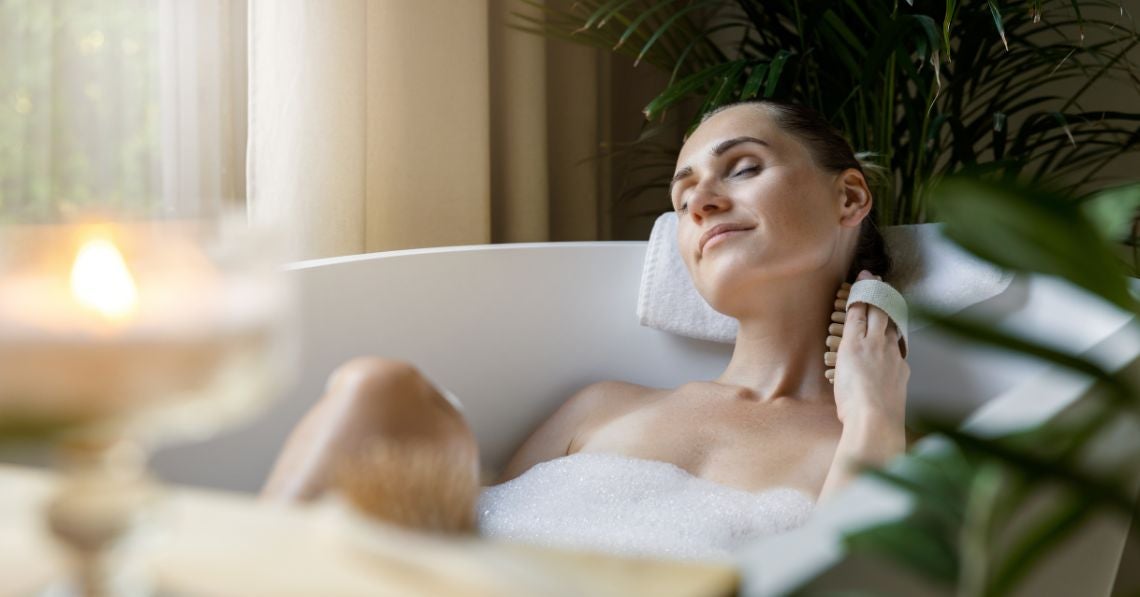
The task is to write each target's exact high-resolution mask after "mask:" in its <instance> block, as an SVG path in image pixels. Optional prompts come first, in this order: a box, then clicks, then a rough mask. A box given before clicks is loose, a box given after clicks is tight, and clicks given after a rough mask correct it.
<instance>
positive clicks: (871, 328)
mask: <svg viewBox="0 0 1140 597" xmlns="http://www.w3.org/2000/svg"><path fill="white" fill-rule="evenodd" d="M890 321H891V318H890V316H888V315H887V312H886V311H884V310H882V309H880V308H878V307H876V306H875V305H867V334H868V335H878V336H882V335H883V334H885V333H886V332H887V323H889V322H890Z"/></svg>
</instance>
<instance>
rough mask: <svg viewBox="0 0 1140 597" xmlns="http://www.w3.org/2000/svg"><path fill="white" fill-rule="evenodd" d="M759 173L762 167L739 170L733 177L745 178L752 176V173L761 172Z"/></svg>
mask: <svg viewBox="0 0 1140 597" xmlns="http://www.w3.org/2000/svg"><path fill="white" fill-rule="evenodd" d="M759 171H760V166H749V167H747V168H741V169H740V170H737V171H736V172H734V173H733V174H732V175H733V176H743V175H745V174H750V173H753V172H759Z"/></svg>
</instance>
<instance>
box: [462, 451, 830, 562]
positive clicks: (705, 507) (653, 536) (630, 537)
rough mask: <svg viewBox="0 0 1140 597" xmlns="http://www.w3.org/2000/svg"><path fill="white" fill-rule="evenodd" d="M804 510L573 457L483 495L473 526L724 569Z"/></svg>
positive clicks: (646, 464) (671, 474)
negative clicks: (706, 563) (711, 562)
mask: <svg viewBox="0 0 1140 597" xmlns="http://www.w3.org/2000/svg"><path fill="white" fill-rule="evenodd" d="M814 505H815V503H814V501H813V500H812V498H811V497H810V496H809V495H807V494H806V493H804V492H802V491H799V490H797V489H791V488H776V489H770V490H766V491H762V492H756V493H752V492H748V491H743V490H740V489H736V488H732V487H726V486H724V485H720V484H718V483H714V482H712V481H708V480H705V479H700V478H698V477H695V476H693V475H692V474H690V473H689V472H688V471H685V470H684V469H682V468H680V467H678V466H675V465H673V464H669V463H667V462H658V461H655V460H642V459H637V458H629V457H626V456H618V455H614V454H596V453H581V452H579V453H577V454H571V455H569V456H563V457H561V458H556V459H554V460H550V461H547V462H543V463H540V464H537V465H535V466H534V467H533V468H531V469H530V470H528V471H527V472H525V473H523V474H522V475H520V476H519V477H516V478H514V479H512V480H510V481H507V482H506V483H503V484H500V485H494V486H491V487H486V488H484V490H483V493H482V494H481V496H480V498H479V503H478V519H479V522H478V524H479V531H480V533H481V534H482V535H483V536H485V537H490V538H497V539H508V540H516V541H520V542H526V543H531V544H536V545H542V546H546V547H560V548H571V549H589V550H594V551H603V552H609V553H616V554H621V555H629V556H649V557H659V558H671V559H682V560H720V561H726V560H730V559H731V556H732V554H733V552H734V551H735V550H736V549H738V548H740V547H743V546H745V545H747V544H748V543H749V542H751V541H753V540H755V539H757V538H759V537H763V536H767V535H772V534H776V533H780V532H783V531H787V530H790V529H793V528H795V527H798V526H800V525H802V524H803V523H804V522H806V520H807V518H808V516H809V515H810V514H811V511H812V508H813V507H814Z"/></svg>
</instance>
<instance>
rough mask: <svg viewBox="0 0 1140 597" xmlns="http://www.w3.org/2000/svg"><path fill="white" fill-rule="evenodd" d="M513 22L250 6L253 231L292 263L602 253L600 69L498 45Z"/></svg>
mask: <svg viewBox="0 0 1140 597" xmlns="http://www.w3.org/2000/svg"><path fill="white" fill-rule="evenodd" d="M526 8H527V7H526V6H525V5H523V4H522V3H520V2H517V0H464V1H463V2H455V1H454V0H418V1H416V2H407V1H405V0H371V1H370V0H251V2H250V14H249V32H250V89H249V102H250V103H249V154H248V170H247V182H248V192H249V200H248V208H249V212H250V215H251V217H252V219H253V220H254V221H255V222H258V223H262V224H265V223H268V224H272V225H276V226H284V227H288V228H289V229H290V231H291V233H290V238H291V239H292V240H291V243H292V247H291V254H292V256H293V257H295V258H315V257H328V256H335V255H345V254H353V253H362V252H371V251H383V250H391V249H402V248H412V247H427V246H442V245H459V244H479V243H487V242H523V241H545V240H585V239H593V238H599V237H602V236H605V234H606V231H605V227H606V225H607V222H606V219H605V218H604V217H603V216H602V215H601V214H603V213H605V212H606V211H607V210H606V209H605V204H606V202H607V197H608V194H609V185H608V182H607V183H605V184H603V183H602V182H601V181H602V180H603V178H601V177H600V176H599V174H604V172H601V169H602V167H603V165H602V164H601V163H600V162H599V161H597V160H589V161H585V162H583V160H586V159H587V158H590V157H592V156H594V155H596V153H597V152H598V146H599V143H600V142H601V141H602V140H603V136H604V135H603V133H602V131H605V130H606V128H605V124H606V119H607V118H608V115H607V113H606V110H607V108H606V104H607V102H605V101H602V99H601V98H603V97H605V93H606V89H605V86H604V85H602V84H600V83H599V81H603V80H605V77H604V76H603V75H604V72H605V68H606V65H605V62H604V61H605V60H607V59H608V58H606V57H605V56H603V55H601V54H599V53H597V52H595V51H592V50H587V49H583V48H579V47H573V46H569V45H566V44H557V43H552V42H546V41H545V40H543V39H542V38H539V37H536V36H532V35H529V34H525V33H522V32H519V31H515V30H511V29H508V28H507V27H506V26H505V21H506V19H507V14H508V13H509V12H511V11H519V10H524V9H526ZM606 180H607V181H608V179H606Z"/></svg>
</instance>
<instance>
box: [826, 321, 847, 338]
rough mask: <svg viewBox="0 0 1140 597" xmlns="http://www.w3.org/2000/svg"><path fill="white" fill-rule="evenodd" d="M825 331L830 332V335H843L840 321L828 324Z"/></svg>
mask: <svg viewBox="0 0 1140 597" xmlns="http://www.w3.org/2000/svg"><path fill="white" fill-rule="evenodd" d="M827 333H829V334H831V335H832V336H842V335H843V324H842V323H831V324H828V326H827Z"/></svg>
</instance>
